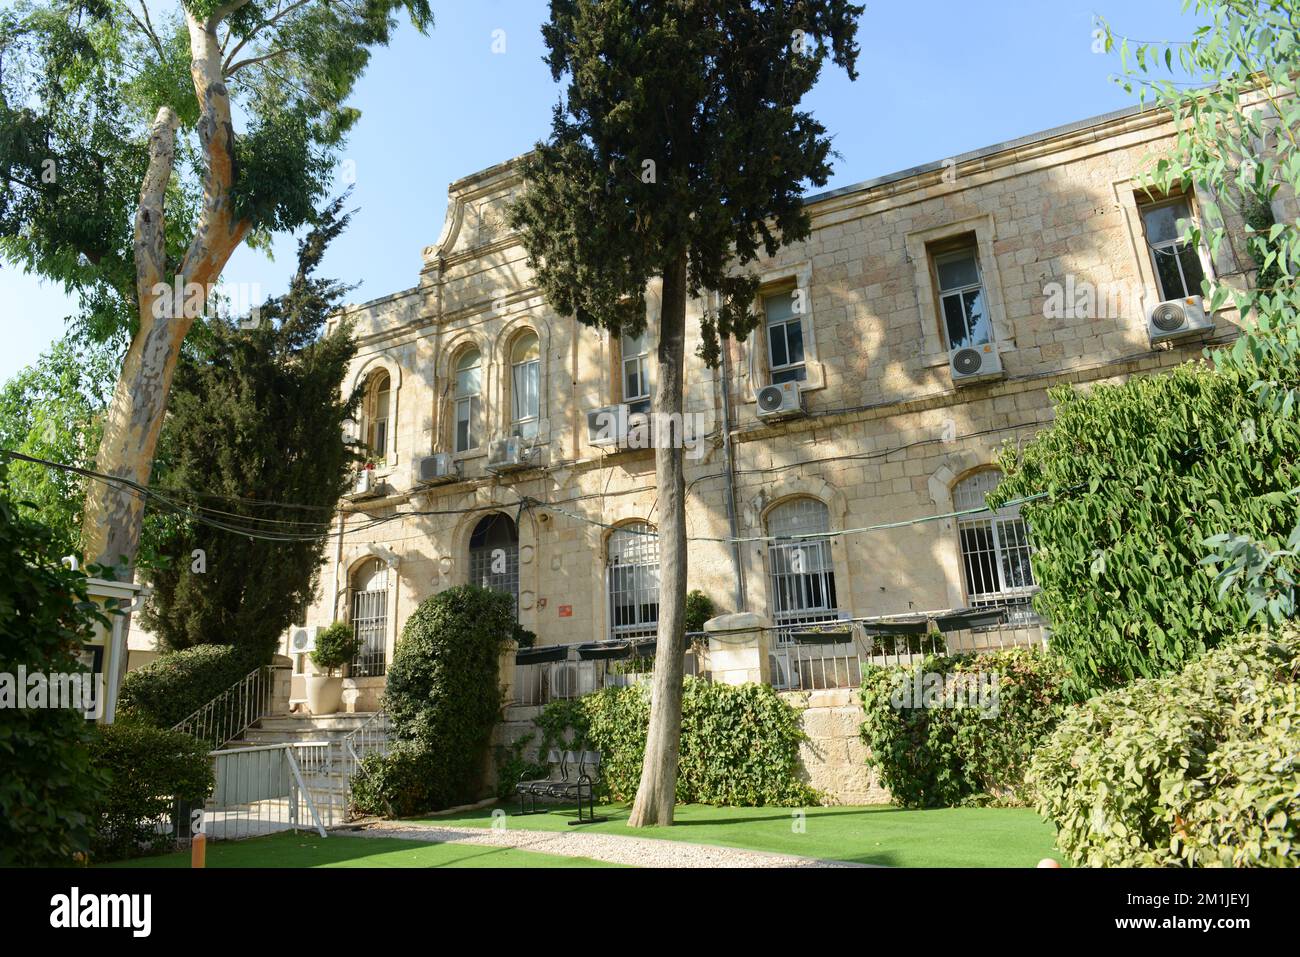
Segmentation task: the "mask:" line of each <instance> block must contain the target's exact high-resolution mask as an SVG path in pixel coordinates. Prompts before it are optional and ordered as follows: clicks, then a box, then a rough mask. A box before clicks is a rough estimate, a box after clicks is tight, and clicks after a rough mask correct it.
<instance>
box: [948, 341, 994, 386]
mask: <svg viewBox="0 0 1300 957" xmlns="http://www.w3.org/2000/svg"><path fill="white" fill-rule="evenodd" d="M948 370H949V372H951V373H952V381H953V384H954V385H969V384H970V383H972V382H987V381H988V380H989V379H1001V378H1002V376H1003V374H1004V373H1003V372H1002V357H1001V356H1000V355H998V345H997V343H996V342H985V343H983V344H981V345H978V346H962V347H961V348H960V349H953V350H952V351H951V352H949V353H948Z"/></svg>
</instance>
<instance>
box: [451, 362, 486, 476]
mask: <svg viewBox="0 0 1300 957" xmlns="http://www.w3.org/2000/svg"><path fill="white" fill-rule="evenodd" d="M471 355H472V356H474V358H475V362H474V363H473V364H471V365H467V364H466V360H467V359H468V358H469V357H470V356H471ZM472 370H477V372H478V389H477V390H476V391H474V392H469V391H463V392H462V390H461V385H460V377H461V374H462V373H466V372H470V371H472ZM453 375H454V376H455V383H456V396H455V403H454V410H455V414H454V415H453V417H452V436H451V439H452V451H454V452H456V453H461V452H473V451H475V450H477V449H478V448H479V447H480V445H481V443H480V441H479V438H480V437H479V434H478V432H479V430H478V424H479V418H480V415H481V411H482V397H483V353H481V352H480V351H479V350H478V349H474V348H471V349H467V350H466V351H465V352H464V353H463V354H462V355H461V356H460V358H458V359H457V360H456V367H455V370H454V372H453ZM462 423H464V424H465V441H464V442H463V443H462V442H461V424H462Z"/></svg>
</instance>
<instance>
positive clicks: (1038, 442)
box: [989, 364, 1300, 700]
mask: <svg viewBox="0 0 1300 957" xmlns="http://www.w3.org/2000/svg"><path fill="white" fill-rule="evenodd" d="M1251 381H1252V377H1251V376H1249V375H1244V374H1239V373H1236V372H1234V371H1232V370H1228V369H1218V370H1214V369H1209V368H1206V367H1205V366H1203V365H1200V364H1188V365H1185V366H1181V367H1179V368H1177V369H1175V370H1174V371H1172V372H1170V373H1168V374H1164V375H1156V376H1144V377H1141V378H1135V379H1131V380H1129V381H1128V382H1126V383H1124V384H1122V385H1099V386H1096V387H1095V388H1093V389H1092V390H1090V391H1089V392H1087V393H1084V392H1075V391H1073V390H1072V389H1070V388H1069V387H1062V388H1059V389H1056V390H1053V392H1052V393H1051V396H1052V399H1053V402H1054V403H1055V407H1056V411H1055V418H1054V421H1053V424H1052V426H1051V427H1050V428H1048V429H1046V430H1044V431H1042V432H1040V433H1039V434H1038V435H1037V436H1035V437H1034V439H1033V440H1032V441H1031V442H1029V443H1028V444H1027V445H1026V446H1025V447H1024V448H1023V449H1022V450H1019V451H1018V450H1016V449H1011V448H1009V449H1007V450H1006V451H1004V453H1003V455H1002V463H1001V464H1002V467H1003V470H1004V472H1005V478H1004V479H1003V481H1002V483H1001V484H1000V485H999V487H998V488H997V489H996V490H995V491H994V492H993V493H992V494H991V495H990V498H989V501H990V504H993V505H998V504H1001V503H1003V502H1006V501H1009V500H1012V499H1017V498H1027V497H1030V496H1037V495H1046V496H1048V497H1047V498H1045V499H1042V500H1039V501H1034V502H1030V503H1028V504H1026V505H1025V506H1024V507H1023V510H1022V511H1023V514H1024V516H1025V518H1026V520H1027V521H1028V523H1029V525H1030V527H1031V528H1032V529H1033V534H1034V544H1035V553H1034V557H1033V563H1034V578H1035V580H1036V581H1037V582H1038V584H1039V585H1040V586H1041V589H1042V591H1041V593H1040V594H1039V595H1038V597H1037V599H1036V600H1035V604H1036V607H1037V608H1038V610H1039V611H1040V612H1041V613H1042V614H1044V615H1045V616H1046V617H1047V618H1048V619H1049V620H1050V621H1051V622H1052V639H1051V640H1052V647H1053V649H1054V650H1056V651H1057V652H1059V653H1060V654H1061V656H1062V657H1063V658H1064V660H1065V664H1066V667H1067V669H1068V672H1069V678H1068V682H1067V690H1068V692H1069V694H1070V696H1071V697H1072V698H1073V699H1075V700H1082V699H1084V698H1086V697H1088V696H1089V695H1090V694H1093V693H1095V692H1096V691H1099V690H1104V689H1107V688H1112V687H1117V686H1119V685H1122V684H1125V683H1127V682H1129V681H1132V680H1133V679H1135V678H1140V677H1156V676H1159V675H1161V674H1167V673H1170V672H1173V671H1177V670H1178V669H1179V668H1181V667H1182V666H1183V665H1184V664H1185V663H1186V662H1187V661H1189V660H1191V659H1192V658H1194V657H1196V656H1197V655H1199V654H1200V653H1201V652H1203V651H1204V650H1205V649H1207V648H1212V647H1214V646H1215V645H1217V644H1218V643H1219V642H1220V641H1222V640H1223V639H1224V638H1226V637H1228V636H1230V635H1232V634H1234V633H1235V632H1237V631H1239V630H1241V628H1242V627H1243V625H1244V624H1245V622H1246V620H1247V618H1248V616H1249V614H1250V612H1251V610H1252V603H1251V600H1250V598H1249V596H1246V595H1243V594H1241V593H1239V592H1237V591H1233V590H1227V589H1225V587H1224V586H1223V584H1222V583H1221V582H1217V581H1216V579H1215V575H1214V574H1213V573H1212V572H1211V571H1210V570H1209V569H1208V568H1205V567H1200V562H1201V559H1202V556H1203V555H1204V553H1205V551H1206V548H1207V546H1206V545H1205V542H1206V540H1207V539H1212V538H1213V536H1215V535H1216V534H1218V533H1220V531H1221V530H1222V529H1224V528H1236V529H1240V530H1242V531H1244V532H1247V533H1249V534H1250V536H1251V537H1252V538H1253V539H1255V540H1258V541H1261V542H1266V543H1270V547H1271V548H1273V549H1279V548H1281V547H1282V546H1283V543H1284V542H1285V541H1286V540H1287V537H1288V534H1289V532H1290V530H1291V529H1292V528H1293V527H1294V525H1295V520H1296V508H1295V502H1294V500H1293V499H1292V498H1290V497H1289V496H1288V495H1287V492H1288V491H1289V490H1290V489H1293V488H1295V487H1296V486H1297V485H1300V420H1297V419H1296V418H1295V417H1294V416H1291V415H1283V414H1280V413H1272V412H1268V411H1265V410H1262V409H1260V408H1259V406H1258V405H1257V403H1256V401H1255V397H1254V396H1253V395H1252V393H1251V390H1250V384H1251ZM1289 561H1290V562H1291V567H1294V559H1289Z"/></svg>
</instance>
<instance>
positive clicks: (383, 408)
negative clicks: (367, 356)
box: [361, 371, 392, 462]
mask: <svg viewBox="0 0 1300 957" xmlns="http://www.w3.org/2000/svg"><path fill="white" fill-rule="evenodd" d="M391 408H392V380H391V379H389V377H388V373H387V372H382V371H381V372H376V373H375V374H374V375H372V376H371V377H370V379H369V381H367V382H366V389H365V394H364V396H363V398H362V412H361V428H362V432H361V434H362V437H363V439H362V440H363V441H364V442H365V444H366V455H368V456H369V457H371V458H373V459H374V460H376V461H378V462H383V461H384V459H385V458H387V457H388V438H389V435H390V434H391V431H390V428H389V422H390V410H391Z"/></svg>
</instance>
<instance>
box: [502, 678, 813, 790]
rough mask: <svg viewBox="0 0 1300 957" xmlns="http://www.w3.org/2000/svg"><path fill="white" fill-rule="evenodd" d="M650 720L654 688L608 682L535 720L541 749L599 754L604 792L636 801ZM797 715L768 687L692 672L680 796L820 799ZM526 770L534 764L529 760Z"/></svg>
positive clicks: (509, 768) (510, 756)
mask: <svg viewBox="0 0 1300 957" xmlns="http://www.w3.org/2000/svg"><path fill="white" fill-rule="evenodd" d="M649 720H650V697H649V687H648V686H647V685H641V684H638V685H632V686H630V687H624V688H605V689H603V690H601V691H597V692H595V693H593V694H589V695H584V696H583V697H582V698H579V699H577V700H575V701H557V702H552V703H551V704H549V705H547V706H546V708H544V709H543V711H542V714H541V715H540V716H539V717H538V718H537V719H536V724H537V725H538V727H539V729H540V730H541V743H540V752H541V753H542V754H543V755H544V754H545V753H546V752H547V751H548V750H549V749H550V748H551V747H566V748H570V749H589V750H595V751H600V752H601V757H602V766H601V785H602V793H603V796H605V797H608V798H612V799H613V800H615V801H631V800H632V799H633V798H634V797H635V796H636V789H637V785H638V784H639V783H640V781H641V763H642V760H643V759H644V757H645V739H646V731H647V728H648V727H649ZM804 738H805V735H804V733H803V730H802V726H801V725H800V720H799V712H798V711H797V710H796V709H795V708H794V707H792V706H791V705H790V704H788V703H787V702H785V701H784V700H782V699H781V697H780V695H778V694H777V693H776V692H775V691H773V690H772V688H771V687H770V686H768V685H757V684H747V685H727V684H715V683H713V682H709V681H701V680H697V679H694V678H687V679H686V683H685V686H684V688H683V693H682V733H681V749H680V752H679V754H680V757H679V763H678V770H677V800H678V801H680V802H683V803H690V804H715V805H722V806H734V807H762V806H765V805H776V806H785V807H800V806H804V805H809V804H816V803H818V801H819V795H818V794H817V792H816V791H814V790H813V789H812V788H810V787H809V786H808V785H807V784H805V783H804V782H803V781H802V780H800V776H799V743H800V742H801V741H803V740H804ZM520 750H521V748H520V747H519V746H517V747H516V748H515V749H512V750H511V751H510V752H507V753H506V758H507V763H506V764H505V765H504V766H503V767H502V769H501V770H500V771H499V778H500V779H501V783H502V791H503V793H508V792H509V791H510V790H512V788H511V785H512V783H513V780H518V775H517V774H514V775H512V772H513V771H515V770H520V769H521V765H520V764H519V763H518V760H517V758H518V755H519V752H520ZM522 770H527V768H526V766H522Z"/></svg>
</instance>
